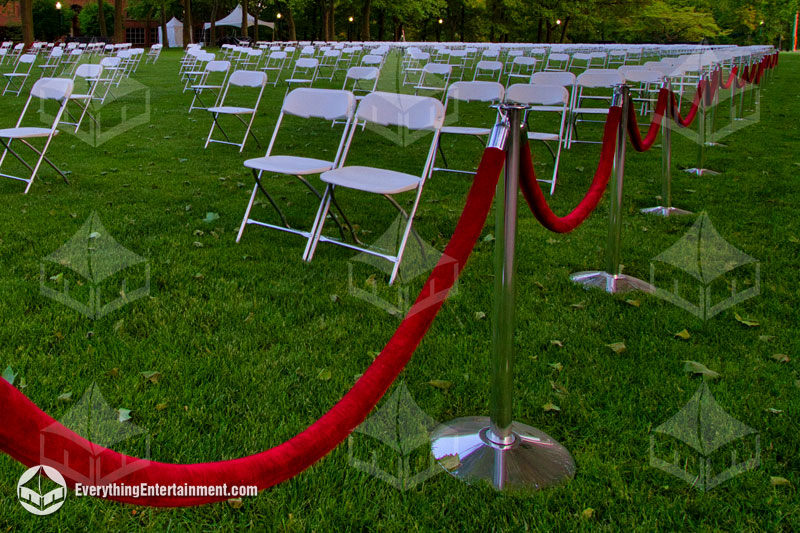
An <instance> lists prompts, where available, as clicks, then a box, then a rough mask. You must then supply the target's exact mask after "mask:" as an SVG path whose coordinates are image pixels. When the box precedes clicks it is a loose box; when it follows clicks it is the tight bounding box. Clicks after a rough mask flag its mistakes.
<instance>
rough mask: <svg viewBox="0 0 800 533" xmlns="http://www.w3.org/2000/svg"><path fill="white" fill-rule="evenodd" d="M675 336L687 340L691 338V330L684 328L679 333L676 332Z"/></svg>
mask: <svg viewBox="0 0 800 533" xmlns="http://www.w3.org/2000/svg"><path fill="white" fill-rule="evenodd" d="M675 337H676V338H678V339H683V340H685V341H686V340H689V338H690V337H691V335H689V331H688V330H686V329H683V330H681V331H679V332H678V333H676V334H675Z"/></svg>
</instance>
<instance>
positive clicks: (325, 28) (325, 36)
mask: <svg viewBox="0 0 800 533" xmlns="http://www.w3.org/2000/svg"><path fill="white" fill-rule="evenodd" d="M322 1H323V4H322V40H323V41H330V31H331V27H330V24H328V17H329V16H330V13H329V12H328V8H327V6H326V2H325V0H322Z"/></svg>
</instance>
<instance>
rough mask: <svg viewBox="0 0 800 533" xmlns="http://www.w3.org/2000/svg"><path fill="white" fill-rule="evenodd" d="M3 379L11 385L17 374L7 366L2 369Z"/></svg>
mask: <svg viewBox="0 0 800 533" xmlns="http://www.w3.org/2000/svg"><path fill="white" fill-rule="evenodd" d="M3 379H4V380H6V381H8V382H9V383H10V384H11V385H13V384H14V380H15V379H17V375H16V374H15V373H14V371H13V370H12V369H11V366H10V365H9V366H7V367H6V369H5V370H3Z"/></svg>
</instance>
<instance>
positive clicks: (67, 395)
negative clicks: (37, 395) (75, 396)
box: [58, 392, 72, 402]
mask: <svg viewBox="0 0 800 533" xmlns="http://www.w3.org/2000/svg"><path fill="white" fill-rule="evenodd" d="M58 401H59V402H69V401H72V393H71V392H62V393H61V394H59V395H58Z"/></svg>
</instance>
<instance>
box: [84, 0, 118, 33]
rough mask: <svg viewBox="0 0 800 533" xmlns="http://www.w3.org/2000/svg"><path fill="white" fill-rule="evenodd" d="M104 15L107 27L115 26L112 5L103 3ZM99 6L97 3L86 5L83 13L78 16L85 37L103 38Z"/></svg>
mask: <svg viewBox="0 0 800 533" xmlns="http://www.w3.org/2000/svg"><path fill="white" fill-rule="evenodd" d="M103 4H104V5H103V8H104V9H103V15H104V19H105V20H104V22H105V25H106V26H112V25H113V24H114V8H113V7H112V6H111V4H109V3H107V2H103ZM98 11H99V9H98V5H97V4H95V3H91V4H86V6H84V8H83V9H82V10H81V12H80V13H79V14H78V23H79V24H80V26H81V31H82V32H83V34H84V35H90V36H95V37H96V36H102V33H101V31H102V29H101V27H100V20H99V17H98V15H99V13H98Z"/></svg>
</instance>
